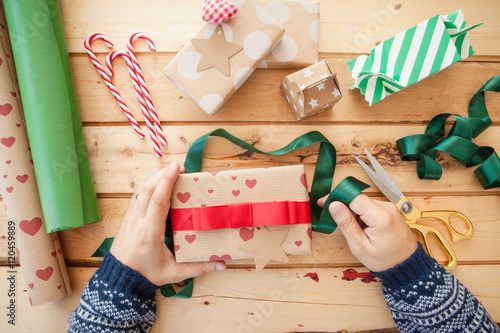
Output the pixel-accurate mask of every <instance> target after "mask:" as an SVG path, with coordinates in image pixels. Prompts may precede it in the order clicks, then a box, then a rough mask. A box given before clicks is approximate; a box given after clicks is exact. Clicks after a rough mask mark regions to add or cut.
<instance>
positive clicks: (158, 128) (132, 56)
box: [127, 32, 167, 146]
mask: <svg viewBox="0 0 500 333" xmlns="http://www.w3.org/2000/svg"><path fill="white" fill-rule="evenodd" d="M138 38H142V39H144V40H145V41H146V42H147V43H148V46H149V49H150V50H151V51H153V52H154V51H156V47H155V45H154V43H153V41H152V40H151V38H150V37H149V36H148V35H147V34H145V33H143V32H136V33H135V34H133V35H132V36H130V38H129V39H128V42H127V49H128V52H129V55H130V60H131V61H132V64H133V65H134V69H135V72H136V74H137V78H138V79H139V85H140V87H141V90H142V94H143V96H144V99H145V100H146V103H147V106H148V109H149V112H150V114H151V117H152V118H153V120H154V124H155V128H156V132H157V133H158V137H159V138H160V141H161V144H162V145H164V146H166V145H167V140H166V139H165V136H164V134H163V129H162V128H161V123H160V119H159V118H158V114H157V113H156V109H155V107H154V105H153V100H152V99H151V94H150V93H149V89H148V87H147V86H146V81H145V80H144V75H143V74H142V69H141V66H140V65H139V60H137V57H136V55H135V50H134V45H133V44H134V41H135V40H136V39H138Z"/></svg>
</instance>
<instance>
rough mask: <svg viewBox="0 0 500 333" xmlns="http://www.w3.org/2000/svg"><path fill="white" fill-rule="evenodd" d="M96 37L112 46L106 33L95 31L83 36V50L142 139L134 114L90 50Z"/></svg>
mask: <svg viewBox="0 0 500 333" xmlns="http://www.w3.org/2000/svg"><path fill="white" fill-rule="evenodd" d="M96 39H102V40H103V41H104V43H106V45H107V46H108V48H112V47H113V43H111V41H110V40H109V38H108V37H106V35H104V34H101V33H95V34H91V35H89V36H88V37H87V38H85V42H84V43H83V46H84V47H85V50H86V51H87V54H88V55H89V57H90V60H91V61H92V63H93V64H94V66H95V68H96V69H97V71H98V72H99V74H101V77H102V79H103V80H104V83H106V85H107V86H108V88H109V90H110V91H111V94H113V97H114V98H115V99H116V101H117V102H118V105H119V106H120V108H121V109H122V110H123V112H124V113H125V116H127V118H128V120H129V121H130V124H131V125H132V127H133V128H134V130H135V131H136V132H137V134H139V136H140V137H141V139H142V138H144V137H145V135H144V132H143V131H142V129H141V126H139V124H138V123H137V121H136V120H135V118H134V116H133V115H132V112H130V110H129V108H128V107H127V105H126V104H125V101H124V100H123V99H122V97H121V95H120V93H119V92H118V90H117V89H116V87H115V86H114V85H113V83H111V80H110V78H109V76H108V75H107V74H106V72H105V71H104V68H103V67H102V66H101V63H100V62H99V60H98V59H97V57H96V56H95V54H94V51H92V48H91V47H90V44H91V43H92V42H93V41H94V40H96Z"/></svg>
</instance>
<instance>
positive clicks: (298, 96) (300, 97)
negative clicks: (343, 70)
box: [280, 60, 342, 120]
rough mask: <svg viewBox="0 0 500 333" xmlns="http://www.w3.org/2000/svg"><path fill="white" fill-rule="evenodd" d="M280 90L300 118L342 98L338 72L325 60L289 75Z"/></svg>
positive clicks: (321, 109) (318, 111)
mask: <svg viewBox="0 0 500 333" xmlns="http://www.w3.org/2000/svg"><path fill="white" fill-rule="evenodd" d="M280 90H281V93H282V94H283V96H284V97H285V99H286V101H287V103H288V106H289V107H290V109H291V110H292V113H293V114H294V115H295V117H297V119H298V120H301V119H304V118H307V117H310V116H312V115H315V114H317V113H320V112H322V111H325V110H327V109H329V108H331V107H333V106H334V105H335V104H337V102H338V101H340V99H341V98H342V93H341V92H340V85H339V82H338V80H337V74H336V73H335V72H334V71H333V70H331V69H330V66H328V63H327V62H326V61H324V60H323V61H320V62H318V63H316V64H314V65H311V66H309V67H307V68H304V69H302V70H300V71H298V72H295V73H293V74H290V75H288V76H287V77H286V78H285V79H284V80H283V83H281V86H280Z"/></svg>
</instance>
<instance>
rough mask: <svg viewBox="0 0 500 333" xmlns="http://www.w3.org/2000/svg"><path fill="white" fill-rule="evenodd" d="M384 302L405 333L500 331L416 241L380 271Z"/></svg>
mask: <svg viewBox="0 0 500 333" xmlns="http://www.w3.org/2000/svg"><path fill="white" fill-rule="evenodd" d="M372 274H373V275H375V276H376V277H378V278H380V279H382V289H383V292H384V296H385V300H386V301H387V305H388V306H389V309H390V310H391V312H392V317H393V318H394V321H395V322H396V325H397V326H398V328H399V330H400V331H401V332H403V333H407V332H412V333H413V332H419V333H422V332H443V333H444V332H446V333H448V332H488V333H490V332H500V329H499V328H498V326H497V325H496V324H495V322H494V321H493V320H492V319H491V317H490V315H489V314H488V313H487V312H486V310H485V309H484V307H483V305H482V304H481V303H480V302H479V301H478V300H477V299H476V297H474V295H472V294H471V292H470V291H469V290H468V289H467V288H466V287H465V286H464V285H462V284H461V283H460V282H459V281H458V280H457V279H456V278H455V277H454V276H453V274H451V273H450V272H449V271H448V270H447V269H445V268H444V267H443V266H442V265H440V264H439V263H438V262H437V261H436V260H434V259H433V258H431V257H430V256H429V255H428V254H427V253H426V252H425V251H424V249H423V248H422V245H421V244H419V245H418V248H417V250H416V251H415V253H413V254H412V255H411V256H410V258H408V259H407V260H406V261H404V262H403V263H401V264H399V265H397V266H396V267H393V268H391V269H389V270H387V271H383V272H378V273H376V272H372Z"/></svg>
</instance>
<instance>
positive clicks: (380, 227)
mask: <svg viewBox="0 0 500 333" xmlns="http://www.w3.org/2000/svg"><path fill="white" fill-rule="evenodd" d="M326 198H327V196H325V197H323V198H321V199H319V200H318V204H319V205H320V206H321V207H323V205H324V204H325V201H326ZM349 208H350V209H349ZM349 208H348V207H347V206H346V205H344V204H343V203H341V202H339V201H333V202H332V203H331V204H330V207H329V210H330V214H331V215H332V217H333V219H334V220H335V222H337V225H338V226H339V228H340V230H341V231H342V233H343V234H344V236H345V238H346V240H347V244H348V245H349V248H350V249H351V252H352V253H353V254H354V256H356V258H358V260H359V261H360V262H361V263H362V264H363V265H365V266H366V268H368V269H369V270H371V271H373V272H381V271H385V270H387V269H389V268H392V267H394V266H396V265H398V264H400V263H402V262H403V261H405V260H406V259H408V258H409V257H410V256H411V255H412V254H413V252H415V250H416V249H417V241H416V239H415V237H414V236H413V233H412V231H411V229H410V228H409V227H408V225H407V224H406V222H405V220H404V218H403V216H402V215H401V214H400V213H399V210H398V208H397V207H396V205H394V204H393V203H391V202H384V201H378V200H373V199H370V198H369V197H367V196H366V195H364V194H360V195H358V196H357V197H356V198H355V199H354V200H353V201H352V202H351V204H350V205H349Z"/></svg>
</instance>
